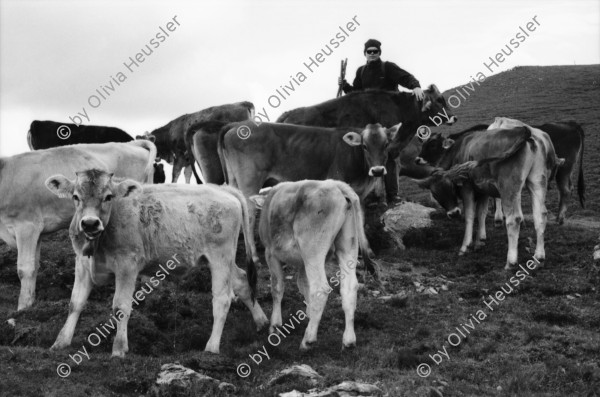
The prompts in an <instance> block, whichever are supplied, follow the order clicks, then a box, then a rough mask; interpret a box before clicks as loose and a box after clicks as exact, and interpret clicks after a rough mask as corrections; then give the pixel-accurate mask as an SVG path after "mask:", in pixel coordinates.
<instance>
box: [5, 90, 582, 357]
mask: <svg viewBox="0 0 600 397" xmlns="http://www.w3.org/2000/svg"><path fill="white" fill-rule="evenodd" d="M253 118H254V106H253V105H252V104H251V103H250V102H238V103H234V104H229V105H223V106H215V107H211V108H208V109H205V110H202V111H200V112H197V113H193V114H186V115H183V116H181V117H178V118H177V119H175V120H173V121H171V122H169V123H168V124H166V125H165V126H163V127H160V128H158V129H156V130H154V131H152V132H150V133H146V134H144V135H141V136H138V137H137V138H138V139H136V140H134V139H133V138H132V137H131V136H129V135H128V134H127V133H125V132H124V131H122V130H120V129H118V128H111V127H97V126H76V125H70V124H62V123H55V122H51V121H34V122H33V123H32V124H31V128H30V131H29V134H28V142H29V146H30V148H31V149H32V151H31V152H28V153H23V154H19V155H15V156H12V157H8V158H1V159H0V238H2V239H3V240H4V241H5V242H6V243H8V244H9V245H11V246H13V247H16V248H17V250H18V258H17V269H18V275H19V279H20V281H21V290H20V295H19V300H18V310H23V309H26V308H28V307H30V306H31V305H33V303H34V298H35V286H36V276H37V272H38V267H39V259H40V245H41V244H40V236H41V235H42V234H46V233H52V232H54V231H57V230H60V229H66V228H67V227H68V228H69V234H70V237H71V240H72V244H73V248H74V251H75V253H76V269H75V282H74V286H73V290H72V296H71V304H70V306H69V315H68V318H67V321H66V323H65V325H64V326H63V328H62V330H61V331H60V334H59V335H58V337H57V339H56V342H55V343H54V345H53V347H52V348H53V349H58V348H64V347H66V346H69V345H70V343H71V340H72V337H73V333H74V330H75V326H76V324H77V321H78V318H79V315H80V313H81V310H82V309H83V307H84V305H85V303H86V301H87V298H88V295H89V293H90V291H91V288H92V286H93V285H94V284H102V283H105V282H107V280H108V279H109V275H110V274H111V273H113V274H114V275H115V282H116V288H115V296H114V300H113V313H114V314H115V317H118V318H119V320H120V321H119V322H118V325H117V333H116V336H115V339H114V344H113V355H114V356H118V357H123V356H124V355H125V353H126V352H127V350H128V343H127V322H128V319H129V315H130V313H131V308H132V302H133V301H134V300H135V296H134V292H135V291H136V289H135V286H136V280H137V277H138V275H139V274H140V272H142V271H143V272H144V273H148V272H152V273H154V272H155V273H154V274H156V276H157V277H158V279H159V280H163V279H164V278H165V277H166V275H165V273H164V272H162V270H165V269H164V268H163V267H162V266H160V268H161V269H162V270H157V269H158V267H157V266H158V265H159V264H160V263H164V262H165V261H166V260H167V259H169V258H171V257H173V256H174V255H176V256H177V258H178V262H179V261H181V263H183V264H185V265H187V266H196V265H198V264H199V262H200V261H201V260H206V261H207V262H208V264H209V267H210V271H211V277H212V295H213V300H212V302H213V317H214V322H213V329H212V333H211V336H210V339H209V341H208V343H207V345H206V350H208V351H211V352H216V353H218V351H219V343H220V339H221V334H222V330H223V326H224V323H225V319H226V316H227V313H228V310H229V306H230V303H231V298H232V294H235V295H237V296H239V297H240V298H241V300H242V302H244V304H245V305H246V306H247V307H248V309H249V310H250V311H251V313H252V317H253V319H254V321H255V323H256V325H257V328H258V329H260V328H262V327H264V326H265V325H267V324H268V323H269V321H268V320H267V317H266V316H265V313H264V312H263V310H262V309H261V307H260V305H259V304H258V302H257V301H256V299H255V291H256V284H257V272H256V265H257V264H258V256H257V253H256V247H255V237H254V232H253V231H254V222H255V215H254V214H255V208H256V207H257V206H258V207H261V208H262V211H261V216H260V220H259V222H260V223H259V234H260V239H261V241H262V243H263V245H264V246H265V258H266V261H267V264H268V267H269V270H270V273H271V288H272V296H273V312H272V316H271V321H270V326H271V330H273V328H274V327H277V326H281V324H282V318H281V301H282V298H283V292H284V277H283V274H282V265H283V264H289V265H292V266H294V267H295V268H297V270H298V275H299V276H298V288H299V289H300V291H301V293H302V294H303V296H304V298H305V302H306V304H307V312H306V313H307V315H308V317H309V323H308V327H307V329H306V332H305V334H304V338H303V340H302V343H301V346H300V347H301V349H308V348H309V347H310V344H312V343H314V342H315V341H316V340H317V329H318V326H319V321H320V319H321V316H322V313H323V310H324V307H325V303H326V301H327V294H326V293H325V294H324V293H323V291H330V288H329V285H328V283H327V276H326V273H325V262H326V261H327V260H335V261H337V263H338V264H339V266H340V271H341V272H344V274H345V277H343V278H342V279H341V296H342V308H343V310H344V313H345V318H346V328H345V331H344V335H343V345H344V346H345V347H348V346H351V345H354V344H355V343H356V336H355V334H354V325H353V323H354V311H355V309H356V299H357V289H358V282H357V279H356V272H355V269H356V264H357V263H358V260H359V251H360V253H361V254H362V259H363V261H364V262H365V267H366V268H367V269H368V270H369V271H370V272H371V273H373V274H374V275H375V276H377V275H378V273H379V272H378V267H377V266H374V264H373V261H372V255H373V254H372V252H371V250H370V248H369V243H368V241H367V239H366V237H365V234H364V229H363V226H364V225H363V223H364V217H363V209H362V208H363V205H364V200H365V198H366V197H367V195H369V193H371V192H372V191H373V190H374V188H375V185H376V183H377V181H378V180H381V179H385V183H391V184H397V178H398V177H399V176H403V175H404V176H408V177H410V178H413V179H414V180H417V181H418V183H419V184H420V186H422V187H423V188H428V189H430V190H431V193H432V195H433V197H434V198H435V199H436V200H437V201H438V202H439V203H440V205H441V206H442V207H444V208H445V209H446V211H447V214H448V215H449V216H454V215H457V214H461V210H460V209H459V200H462V202H463V208H464V217H465V225H466V227H465V234H464V240H463V243H462V246H461V248H460V253H461V254H464V253H465V252H466V251H467V249H468V248H469V247H470V246H472V245H474V246H475V247H477V246H479V245H481V244H482V241H483V240H485V238H486V229H485V220H486V216H487V211H488V201H489V198H490V197H494V198H496V199H497V200H496V216H495V219H496V221H504V223H505V225H506V230H507V236H508V253H507V260H506V266H507V268H510V266H514V265H516V264H517V259H518V258H517V252H518V250H517V243H518V236H519V229H520V224H521V222H522V220H523V212H522V210H521V191H522V189H523V187H527V189H528V190H529V192H530V195H531V199H532V210H533V220H534V226H535V230H536V234H537V244H536V249H535V255H534V257H535V258H536V259H537V260H538V261H542V260H544V259H545V248H544V230H545V227H546V222H547V215H546V213H547V211H546V206H545V199H546V192H547V186H548V183H549V182H550V181H551V180H553V179H556V182H557V185H558V191H559V194H560V204H559V210H558V216H557V220H558V222H559V223H563V221H564V218H565V212H566V208H567V200H568V199H569V197H570V195H571V191H572V182H571V174H572V173H573V171H574V170H575V166H576V164H577V163H579V170H578V194H579V200H580V203H581V205H582V206H583V205H584V200H585V184H584V178H583V165H582V159H583V149H584V134H583V130H582V129H581V127H580V126H579V125H578V124H577V123H574V122H557V123H549V124H544V125H541V126H535V127H532V126H529V125H527V124H525V123H523V122H521V121H517V120H512V119H508V118H500V117H499V118H496V119H495V120H494V122H493V123H492V124H491V125H477V126H475V127H472V128H469V129H467V130H464V131H462V132H460V133H457V134H453V135H451V136H448V135H447V134H442V133H439V132H438V133H434V134H432V135H431V136H430V137H429V138H428V139H426V140H422V139H421V138H420V137H419V136H418V135H416V132H417V129H418V128H419V127H420V126H423V125H427V126H434V125H435V124H436V123H434V122H433V120H444V121H445V123H446V124H452V123H454V122H456V121H457V118H456V116H454V115H453V114H451V113H450V112H449V108H448V106H447V105H446V101H445V99H444V97H443V95H442V94H441V93H440V91H439V90H438V89H437V87H435V86H434V85H432V86H430V87H429V88H428V89H427V90H425V98H424V100H423V101H417V100H416V99H415V97H414V96H413V95H412V93H402V92H401V93H394V92H385V91H378V90H368V91H362V92H354V93H351V94H349V95H346V96H343V97H340V98H337V99H332V100H329V101H326V102H324V103H321V104H318V105H315V106H311V107H306V108H299V109H296V110H293V111H290V112H286V113H284V114H283V115H282V116H281V117H280V118H279V119H278V120H277V122H276V123H261V124H257V123H255V122H253V121H252V120H253ZM63 125H67V126H68V127H70V129H71V136H70V137H69V138H68V139H62V137H59V136H57V133H56V132H57V129H58V128H59V127H61V126H63ZM240 130H243V131H245V132H246V133H245V134H243V135H242V134H240ZM64 145H67V146H64ZM157 159H163V160H165V161H167V162H169V163H172V164H173V175H172V182H175V181H176V180H177V178H178V176H179V174H180V172H181V170H182V169H183V168H185V169H186V171H185V175H186V181H187V182H188V183H189V181H190V178H191V175H192V172H193V173H194V174H195V176H196V179H197V181H198V182H199V183H201V180H200V178H199V176H198V175H197V174H196V172H195V169H194V163H197V164H198V165H199V168H200V171H201V174H202V177H203V180H204V182H205V183H206V184H201V185H177V184H168V185H157V184H154V185H153V184H150V182H152V181H154V182H155V183H160V182H164V172H163V174H162V178H161V177H159V178H157V174H159V173H160V172H161V171H162V165H158V163H157V162H156V161H157ZM264 187H273V188H272V189H270V190H269V192H268V193H267V194H266V197H265V196H260V195H259V193H260V191H261V189H262V188H264ZM475 216H477V220H478V230H477V232H476V234H475V241H474V242H473V227H474V220H475ZM240 229H241V230H242V231H243V235H244V240H245V249H246V256H247V258H246V265H247V270H246V271H244V270H242V269H240V268H238V267H237V266H236V264H235V253H236V247H237V242H238V236H239V232H240ZM159 274H160V275H161V276H162V277H160V276H159ZM167 274H168V273H167ZM159 280H157V279H156V278H155V277H153V278H151V282H152V283H153V284H154V283H155V282H158V281H159ZM146 284H147V283H146ZM155 286H156V285H155ZM138 292H139V291H138Z"/></svg>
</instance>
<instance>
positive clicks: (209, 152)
mask: <svg viewBox="0 0 600 397" xmlns="http://www.w3.org/2000/svg"><path fill="white" fill-rule="evenodd" d="M227 124H229V122H227V121H216V120H210V121H204V122H199V123H196V124H195V125H194V126H193V127H192V128H190V129H189V130H188V131H187V133H186V137H185V138H186V145H187V147H190V148H191V153H193V155H194V158H195V159H196V162H197V163H198V165H199V166H200V172H202V177H203V178H204V181H205V182H206V183H214V184H216V185H222V184H223V183H225V176H224V174H223V169H222V167H221V162H220V160H219V153H218V151H217V146H218V141H219V132H220V131H221V129H222V128H223V127H225V125H227Z"/></svg>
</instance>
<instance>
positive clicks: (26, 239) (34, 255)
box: [15, 223, 42, 310]
mask: <svg viewBox="0 0 600 397" xmlns="http://www.w3.org/2000/svg"><path fill="white" fill-rule="evenodd" d="M41 231H42V230H41V227H38V226H37V225H35V224H33V223H30V224H23V225H19V226H18V227H17V228H16V230H15V235H16V236H15V239H16V242H17V274H18V275H19V279H20V280H21V292H20V293H19V303H18V306H17V310H23V309H27V308H28V307H31V305H33V302H34V301H35V284H36V279H37V272H38V269H39V260H40V246H41V243H40V234H41Z"/></svg>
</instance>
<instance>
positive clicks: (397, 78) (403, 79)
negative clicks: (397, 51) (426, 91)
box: [385, 62, 421, 90]
mask: <svg viewBox="0 0 600 397" xmlns="http://www.w3.org/2000/svg"><path fill="white" fill-rule="evenodd" d="M386 69H387V70H386V71H385V75H386V77H387V78H388V79H389V80H390V81H392V82H394V83H396V84H399V85H401V86H402V87H404V88H408V89H410V90H413V89H415V88H421V84H419V80H417V79H416V78H415V76H413V75H412V74H410V73H408V72H407V71H406V70H404V69H401V68H400V67H399V66H398V65H396V64H395V63H393V62H387V63H386Z"/></svg>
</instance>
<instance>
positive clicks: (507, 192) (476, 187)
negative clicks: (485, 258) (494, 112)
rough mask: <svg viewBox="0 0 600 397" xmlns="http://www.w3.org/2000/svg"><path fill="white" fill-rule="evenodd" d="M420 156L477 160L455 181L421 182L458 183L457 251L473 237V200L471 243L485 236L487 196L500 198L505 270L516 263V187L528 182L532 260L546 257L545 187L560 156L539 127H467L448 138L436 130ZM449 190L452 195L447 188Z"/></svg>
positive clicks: (440, 162) (436, 160)
mask: <svg viewBox="0 0 600 397" xmlns="http://www.w3.org/2000/svg"><path fill="white" fill-rule="evenodd" d="M421 157H422V158H423V159H424V160H425V161H427V162H428V163H430V164H432V165H435V166H437V167H440V168H441V169H449V168H450V167H452V166H454V165H456V164H461V163H465V162H467V161H472V160H474V161H478V162H479V164H480V165H479V166H478V167H476V168H474V169H473V170H472V171H471V172H470V173H469V174H468V177H466V178H461V179H460V180H459V181H456V180H452V179H451V178H447V177H443V176H440V175H436V174H435V173H434V174H433V175H432V176H430V177H428V178H427V179H426V180H425V181H423V182H422V183H421V185H422V186H426V187H431V186H436V185H439V184H440V183H444V184H445V185H450V186H453V184H454V186H458V192H459V194H460V196H461V197H462V199H463V202H464V207H465V223H466V228H465V235H464V239H463V243H462V246H461V248H460V253H461V254H464V253H465V252H466V251H467V247H468V246H470V245H471V243H472V240H473V221H474V218H475V201H476V202H477V217H478V221H479V230H478V233H477V235H476V239H475V246H476V247H477V246H480V245H481V244H482V243H481V240H484V239H485V217H486V214H487V208H488V197H490V196H492V197H500V198H501V200H502V207H503V208H504V210H505V211H506V230H507V235H508V254H507V264H506V268H507V269H509V268H510V266H511V265H515V264H516V263H517V244H518V237H519V229H520V224H521V221H522V219H523V213H522V210H521V190H522V189H523V186H525V185H526V186H527V189H528V190H529V192H530V195H531V198H532V209H533V220H534V226H535V230H536V234H537V244H536V249H535V254H534V258H535V259H536V260H537V261H541V260H543V259H545V256H546V253H545V249H544V231H545V228H546V218H547V216H546V213H547V212H546V205H545V200H546V190H547V184H548V180H550V179H551V177H552V174H553V172H555V170H556V167H557V166H559V165H561V164H562V163H563V162H564V160H563V159H558V158H557V157H556V153H555V151H554V146H553V145H552V142H551V140H550V137H549V136H548V135H547V134H546V133H545V132H543V131H541V130H539V129H535V128H531V127H529V126H527V125H525V124H522V125H521V126H514V127H511V128H508V127H507V128H498V129H494V130H487V131H468V132H465V133H463V134H460V135H454V136H453V139H450V138H444V137H443V136H441V135H440V134H436V135H435V136H433V137H432V138H430V139H429V140H428V141H427V142H425V144H424V145H423V150H422V152H421ZM449 194H453V192H452V191H450V193H449Z"/></svg>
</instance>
